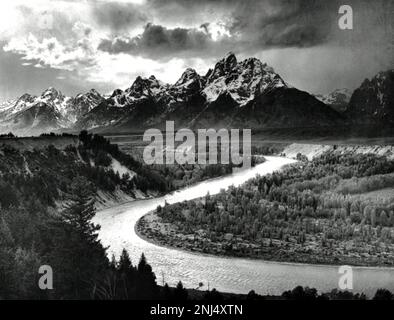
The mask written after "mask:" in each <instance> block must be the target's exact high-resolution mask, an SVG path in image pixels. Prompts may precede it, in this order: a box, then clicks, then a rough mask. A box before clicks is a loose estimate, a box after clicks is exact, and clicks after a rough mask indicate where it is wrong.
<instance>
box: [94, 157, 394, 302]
mask: <svg viewBox="0 0 394 320" xmlns="http://www.w3.org/2000/svg"><path fill="white" fill-rule="evenodd" d="M266 159H267V161H266V162H265V163H262V164H260V165H257V166H256V167H253V168H250V169H248V170H245V171H241V172H236V173H233V174H231V175H229V176H225V177H221V178H216V179H211V180H208V181H204V182H200V183H198V184H196V185H193V186H190V187H187V188H185V189H182V190H180V191H177V192H174V193H171V194H168V195H165V196H163V197H158V198H153V199H147V200H136V201H133V202H130V203H126V204H123V205H119V206H116V207H112V208H108V209H104V210H101V211H99V212H97V214H96V216H95V218H94V219H93V222H94V223H98V224H100V225H101V230H100V232H99V238H100V240H101V242H102V243H103V245H104V246H108V247H109V249H108V253H109V255H112V254H115V255H116V256H119V254H120V253H121V251H122V249H123V248H125V249H127V251H128V252H129V254H130V257H131V258H132V261H133V263H134V264H136V263H138V260H139V258H140V256H141V254H142V253H144V254H145V255H146V257H147V259H148V262H149V263H150V264H151V265H152V267H153V271H154V272H155V274H156V276H157V281H158V283H160V284H161V283H162V281H163V279H164V281H165V282H167V283H168V284H169V285H175V284H176V283H177V282H178V281H179V280H181V281H182V283H183V284H184V285H185V286H186V287H187V288H195V287H197V286H198V283H199V282H203V283H204V288H205V289H207V288H208V285H209V287H210V288H216V289H218V290H219V291H222V292H235V293H247V292H249V291H250V290H251V289H253V290H255V291H256V292H257V293H260V294H281V293H282V292H283V291H285V290H289V289H292V288H294V287H295V286H296V285H303V286H309V287H314V288H317V289H318V290H319V291H330V290H331V289H333V288H337V287H338V280H339V276H340V275H339V274H338V267H337V266H326V265H307V264H297V263H278V262H267V261H262V260H252V259H245V258H227V257H216V256H212V255H203V254H198V253H189V252H185V251H181V250H177V249H170V248H166V247H162V246H158V245H155V244H152V243H150V242H147V241H145V240H143V239H141V238H140V237H139V236H138V235H137V234H136V233H135V231H134V226H135V224H136V222H137V221H138V220H139V219H140V218H141V217H142V216H143V215H145V214H146V213H148V212H149V211H151V210H154V209H155V208H156V207H157V206H158V205H164V202H165V201H167V202H168V203H170V204H171V203H176V202H181V201H185V200H191V199H194V198H198V197H202V196H204V195H206V194H207V192H209V193H210V194H211V195H213V194H216V193H219V192H220V190H221V189H225V188H228V187H229V186H231V185H234V186H238V185H240V184H242V183H244V182H245V181H247V180H249V179H251V178H253V177H254V176H256V175H257V174H260V175H263V174H268V173H271V172H273V171H275V170H278V169H280V168H281V167H282V166H284V165H286V164H289V163H292V162H294V160H291V159H287V158H282V157H266ZM353 287H354V289H353V290H354V291H355V292H364V293H366V294H367V295H368V296H371V295H373V294H374V293H375V291H376V289H378V288H383V287H384V288H387V289H389V290H391V291H393V290H394V268H391V269H390V268H369V267H354V268H353Z"/></svg>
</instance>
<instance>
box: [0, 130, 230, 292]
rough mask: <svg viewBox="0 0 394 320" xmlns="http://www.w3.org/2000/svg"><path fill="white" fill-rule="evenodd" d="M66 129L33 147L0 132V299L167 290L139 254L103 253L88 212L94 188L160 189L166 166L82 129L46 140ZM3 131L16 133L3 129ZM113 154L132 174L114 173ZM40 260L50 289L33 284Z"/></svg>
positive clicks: (210, 172)
mask: <svg viewBox="0 0 394 320" xmlns="http://www.w3.org/2000/svg"><path fill="white" fill-rule="evenodd" d="M66 136H67V137H68V136H70V135H67V134H63V135H62V136H57V135H55V134H47V135H43V136H42V139H47V140H48V139H49V140H48V141H49V143H48V144H47V146H45V147H44V148H33V149H32V150H26V149H23V148H22V149H20V148H18V147H13V144H9V143H5V142H7V141H4V140H0V160H1V161H0V299H10V298H11V299H13V298H18V299H27V298H34V299H48V298H50V299H147V298H159V297H161V296H162V295H168V292H167V291H168V290H167V289H165V290H164V291H163V292H164V293H163V292H161V291H160V290H159V287H158V286H157V285H156V282H155V275H154V274H153V272H152V269H151V267H150V266H149V264H148V263H147V262H146V259H145V257H141V260H140V261H139V263H138V265H136V266H133V265H132V264H131V261H130V259H129V258H128V255H127V252H123V254H122V256H121V257H120V259H118V260H119V261H118V262H116V260H115V258H113V259H112V261H109V260H108V259H107V256H106V250H105V248H103V246H102V245H101V243H100V242H99V241H98V240H97V231H98V229H99V226H96V225H93V224H92V223H91V219H92V217H93V216H94V214H95V209H94V198H95V195H96V192H97V190H102V191H108V192H113V191H115V190H116V189H120V190H122V191H124V192H126V193H129V194H131V195H133V193H134V192H135V190H141V191H143V192H146V191H149V190H152V191H156V192H159V193H164V192H167V191H169V190H173V189H174V188H176V187H175V185H174V184H173V183H172V179H173V177H172V175H171V174H170V171H168V172H166V171H158V170H154V168H152V167H150V166H146V165H144V164H142V163H141V162H139V161H137V160H135V159H134V158H133V157H132V156H131V155H128V154H125V153H124V152H122V151H120V150H119V148H118V146H117V145H115V144H111V143H110V142H109V141H108V140H107V139H105V138H103V137H102V136H99V135H92V134H89V133H87V132H86V131H82V132H81V134H80V135H79V137H78V139H77V140H78V141H79V143H78V144H76V145H75V144H74V145H73V144H71V145H69V146H67V147H65V148H64V149H58V148H56V147H55V146H54V145H52V144H51V143H50V141H51V139H54V140H53V141H55V140H56V139H57V138H59V137H66ZM2 139H7V140H10V139H13V140H15V139H17V138H15V137H14V136H13V135H10V134H9V135H6V136H4V137H2ZM34 139H36V140H37V139H38V140H39V138H34ZM1 141H3V143H1ZM113 159H116V160H117V161H118V162H119V163H120V164H121V165H123V166H125V167H126V168H128V169H129V170H130V172H133V173H135V174H134V175H133V176H130V175H129V174H123V175H122V176H120V175H119V173H118V172H116V171H114V169H113V167H112V166H111V163H112V161H113ZM228 172H231V167H229V168H226V169H222V168H221V167H220V166H219V167H218V166H206V167H205V168H204V170H203V171H202V174H201V176H200V178H209V177H211V176H217V175H221V174H224V173H228ZM41 265H50V266H51V267H52V268H53V270H54V273H55V276H54V290H49V291H42V290H40V289H39V288H38V286H37V283H38V278H39V273H38V269H39V267H40V266H41ZM115 288H116V289H115ZM175 294H176V291H175Z"/></svg>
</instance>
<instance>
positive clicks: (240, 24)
mask: <svg viewBox="0 0 394 320" xmlns="http://www.w3.org/2000/svg"><path fill="white" fill-rule="evenodd" d="M393 3H394V2H393V1H392V0H375V1H368V0H348V1H346V2H344V1H343V0H329V1H327V0H248V1H238V0H217V1H216V0H215V1H212V0H211V1H210V0H199V1H193V0H149V1H148V5H149V6H150V7H151V8H156V9H157V10H158V11H161V12H162V14H166V15H171V12H177V13H178V15H179V14H181V15H182V14H183V15H186V16H188V15H189V16H191V17H192V16H193V15H194V14H197V13H198V12H200V11H201V10H203V9H206V8H211V10H212V11H213V12H214V13H215V14H216V15H217V16H218V17H220V16H221V15H223V16H224V17H225V16H226V15H227V16H228V18H229V19H228V22H227V27H228V29H229V30H230V32H231V33H232V34H237V35H239V38H238V39H236V40H237V44H242V45H245V46H247V47H254V48H255V49H267V48H270V47H300V48H302V47H312V46H316V45H321V44H325V43H332V42H342V43H343V42H345V41H347V42H352V43H353V44H355V43H358V42H360V41H364V40H366V37H369V36H372V37H374V38H375V37H376V34H378V33H380V34H381V33H382V32H383V31H384V30H385V28H386V29H387V26H386V25H387V23H392V20H393V19H392V13H393V9H394V5H393ZM343 4H348V5H351V6H352V7H353V10H354V16H355V23H356V26H355V29H354V30H353V31H352V32H351V34H350V35H351V36H350V37H349V33H346V32H343V31H342V30H339V28H338V18H339V14H338V9H339V7H340V6H341V5H343ZM166 8H170V10H166ZM208 12H209V11H208ZM382 20H385V23H386V25H384V24H381V25H379V22H380V23H381V22H382ZM390 21H391V22H390ZM205 22H206V21H201V23H205ZM374 35H375V36H374ZM379 36H380V35H379ZM390 37H391V35H390ZM390 37H387V38H385V39H383V41H388V40H389V39H390Z"/></svg>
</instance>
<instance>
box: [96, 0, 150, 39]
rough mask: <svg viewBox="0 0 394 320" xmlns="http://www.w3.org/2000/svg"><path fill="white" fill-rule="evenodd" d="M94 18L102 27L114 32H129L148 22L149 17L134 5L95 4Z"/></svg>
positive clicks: (116, 3)
mask: <svg viewBox="0 0 394 320" xmlns="http://www.w3.org/2000/svg"><path fill="white" fill-rule="evenodd" d="M92 13H93V17H94V18H95V20H96V21H97V23H98V24H100V26H103V27H108V28H110V29H111V30H113V31H115V32H116V31H120V30H127V29H130V28H133V27H135V26H138V25H141V24H144V23H146V22H147V15H146V13H145V12H144V11H143V10H142V8H141V7H140V6H138V5H136V4H133V3H119V2H108V3H99V2H98V3H94V5H93V6H92Z"/></svg>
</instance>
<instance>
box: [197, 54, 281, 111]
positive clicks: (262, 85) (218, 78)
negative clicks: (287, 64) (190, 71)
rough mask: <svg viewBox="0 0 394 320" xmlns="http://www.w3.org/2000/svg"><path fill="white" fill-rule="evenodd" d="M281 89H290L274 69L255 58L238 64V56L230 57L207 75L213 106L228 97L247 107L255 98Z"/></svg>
mask: <svg viewBox="0 0 394 320" xmlns="http://www.w3.org/2000/svg"><path fill="white" fill-rule="evenodd" d="M279 87H287V85H286V83H285V82H284V81H283V80H282V78H281V77H280V76H279V75H278V74H277V73H275V71H274V70H273V68H271V67H269V66H268V65H267V64H265V63H262V62H261V61H260V60H258V59H256V58H249V59H246V60H244V61H241V62H239V63H238V62H237V58H236V57H235V55H234V54H233V53H229V54H227V55H226V56H225V57H224V58H223V59H222V60H220V61H219V62H218V63H217V64H216V65H215V68H214V69H213V70H212V71H211V72H209V73H208V74H207V86H206V87H205V89H204V93H205V95H206V97H207V100H208V101H210V102H212V101H215V100H216V99H217V98H218V97H219V96H220V95H222V94H224V93H228V94H230V95H231V97H232V98H233V100H234V101H235V102H237V103H238V104H239V105H240V106H244V105H245V104H247V103H248V102H249V101H251V100H253V99H254V97H255V95H256V94H263V93H264V92H265V91H266V90H269V89H272V88H279Z"/></svg>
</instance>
